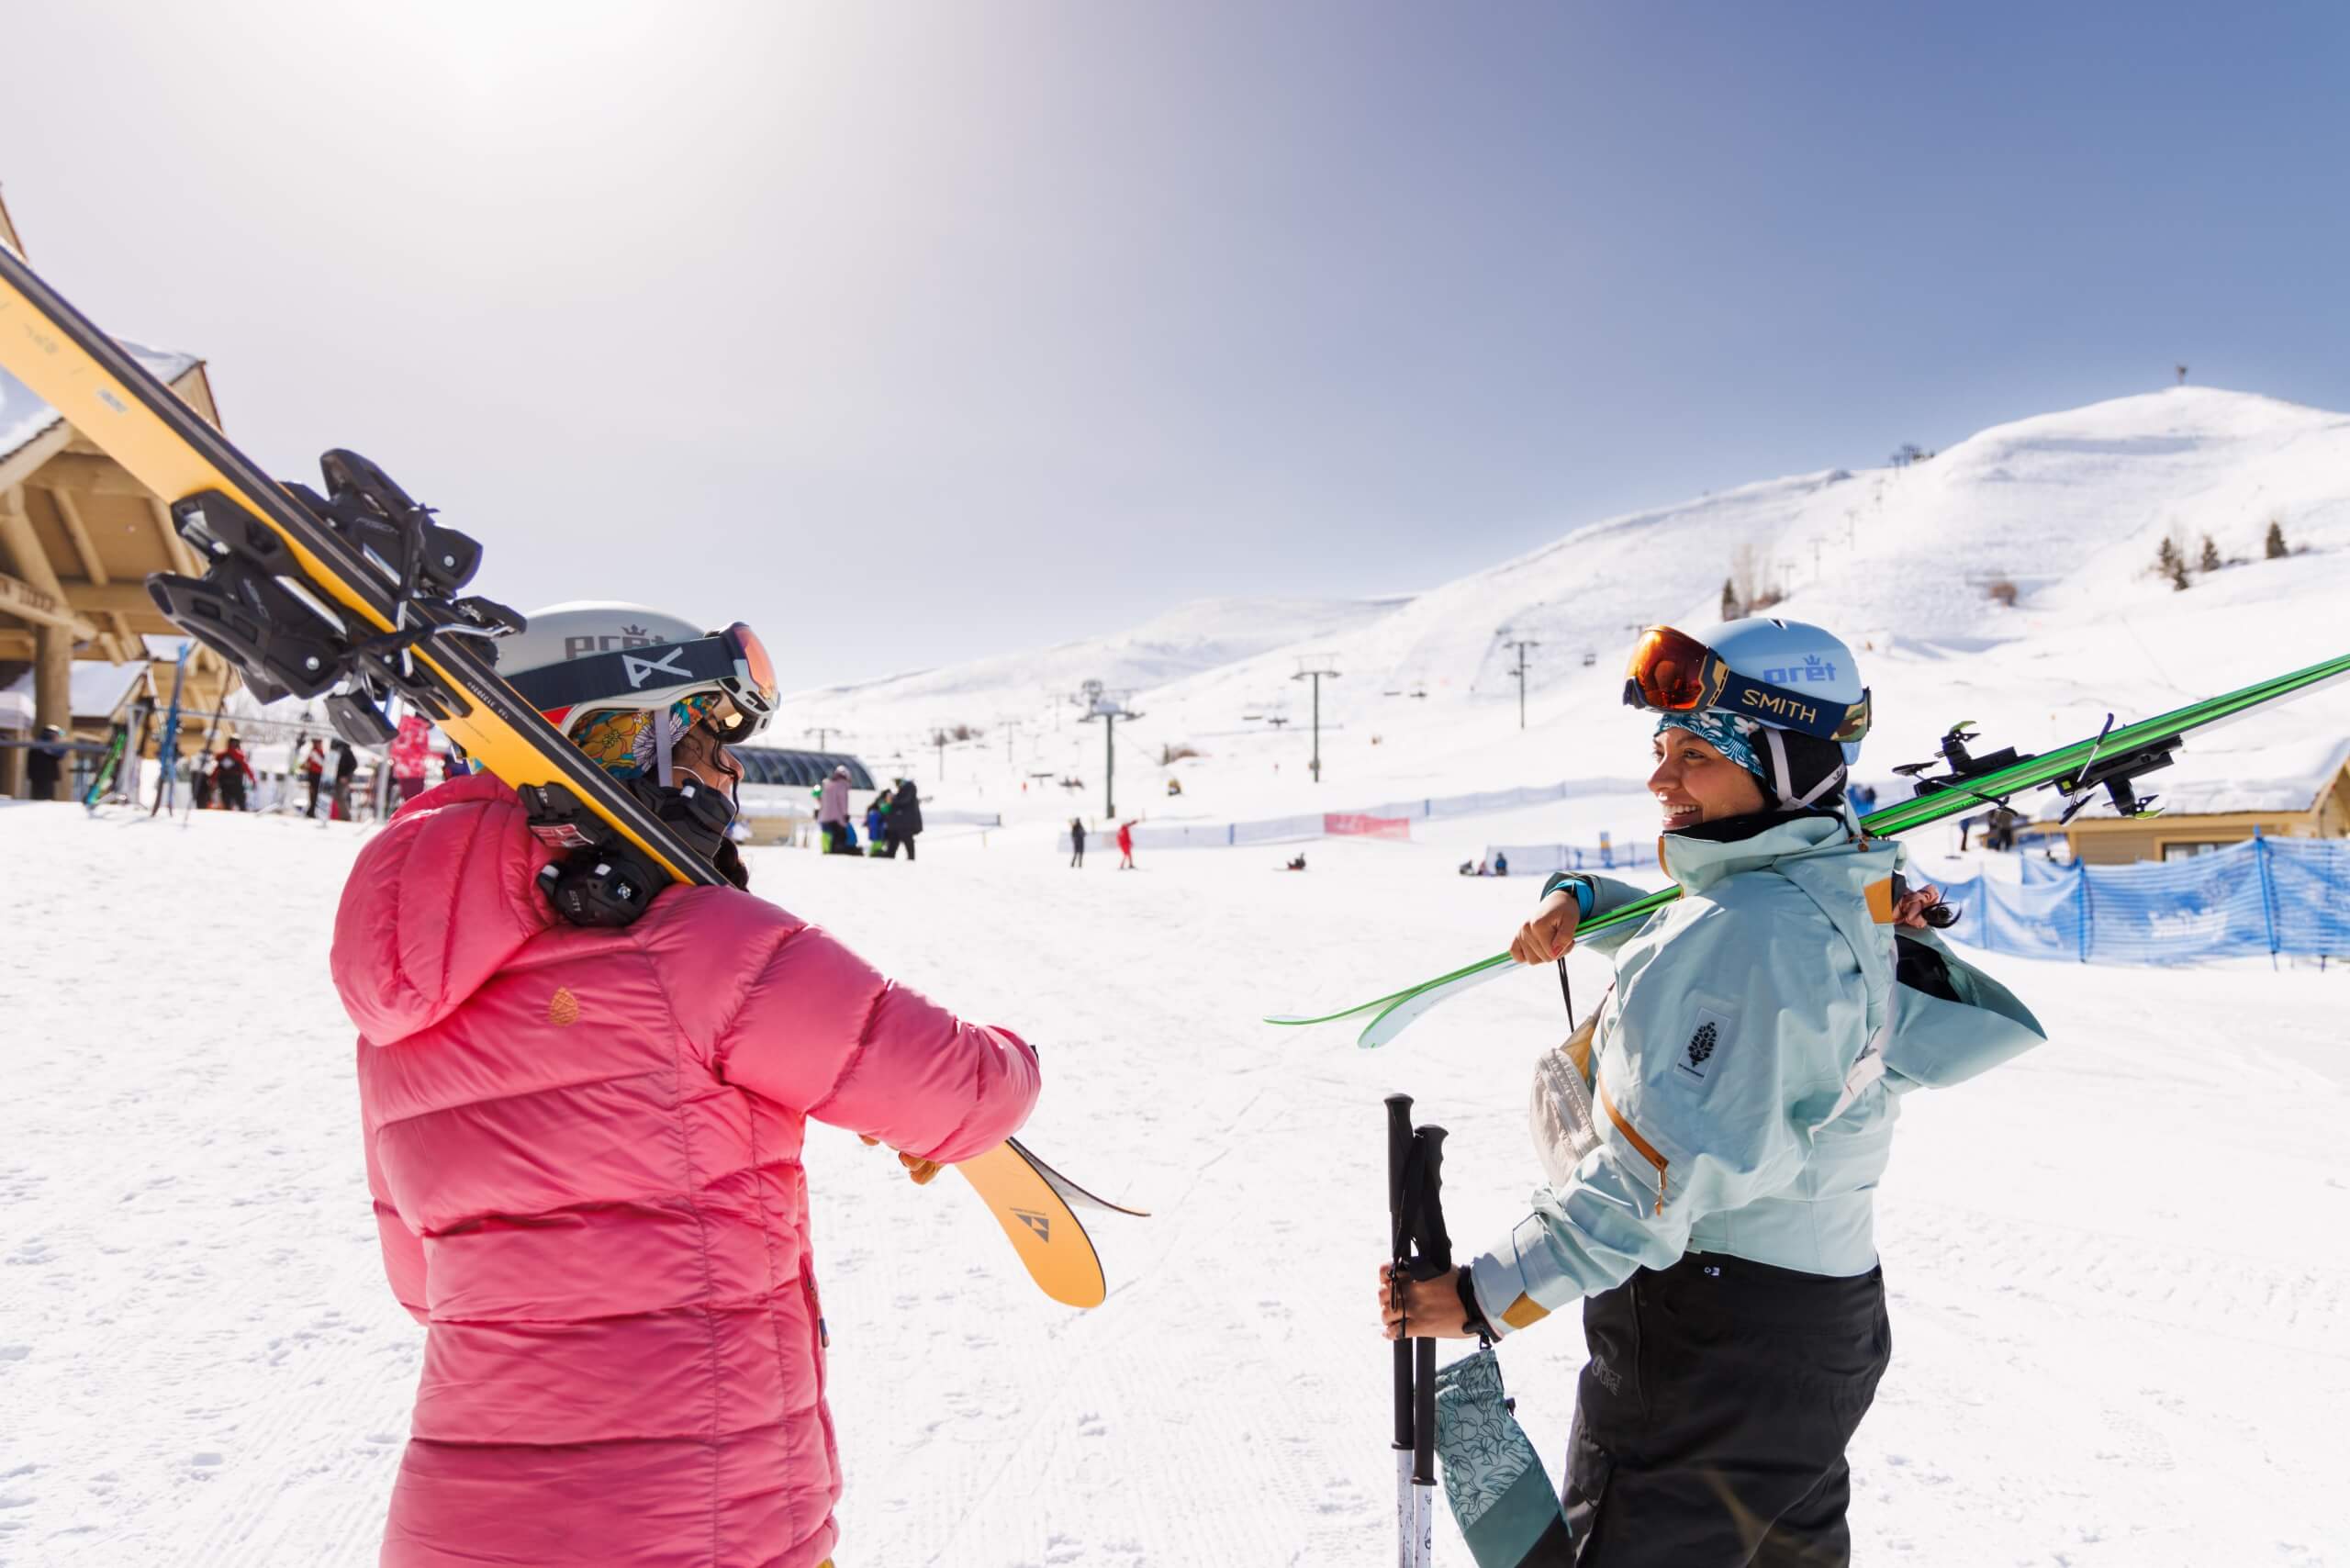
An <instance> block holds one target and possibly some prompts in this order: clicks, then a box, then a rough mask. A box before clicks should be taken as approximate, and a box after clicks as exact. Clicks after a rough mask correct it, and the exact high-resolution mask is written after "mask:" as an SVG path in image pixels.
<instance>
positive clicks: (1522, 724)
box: [1494, 626, 1542, 730]
mask: <svg viewBox="0 0 2350 1568" xmlns="http://www.w3.org/2000/svg"><path fill="white" fill-rule="evenodd" d="M1494 635H1495V636H1497V637H1499V638H1501V639H1502V646H1503V647H1505V648H1515V649H1516V650H1517V667H1516V669H1514V670H1512V671H1510V672H1509V673H1510V675H1511V676H1512V677H1513V678H1515V679H1516V681H1517V727H1518V728H1519V729H1521V730H1522V729H1524V728H1526V652H1527V649H1528V648H1539V647H1540V646H1541V645H1542V644H1539V643H1538V642H1536V641H1535V640H1534V639H1533V638H1531V637H1519V636H1514V635H1512V633H1511V632H1510V629H1509V628H1508V627H1506V626H1505V627H1503V628H1502V629H1501V630H1500V631H1498V632H1496V633H1494Z"/></svg>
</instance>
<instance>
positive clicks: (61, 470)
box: [28, 445, 153, 498]
mask: <svg viewBox="0 0 2350 1568" xmlns="http://www.w3.org/2000/svg"><path fill="white" fill-rule="evenodd" d="M28 483H29V484H31V486H32V487H34V488H35V489H37V490H50V491H62V490H75V491H79V492H80V493H81V494H83V495H85V496H130V497H133V498H137V497H142V496H147V495H151V494H152V493H153V492H152V491H151V490H149V489H148V488H147V487H146V486H144V485H142V484H140V482H139V481H138V480H137V479H135V478H133V477H131V475H130V471H129V469H127V468H125V467H124V466H123V465H121V464H119V463H117V462H116V461H115V460H114V459H113V458H111V457H102V456H97V455H95V454H91V453H86V452H82V451H78V450H75V448H74V447H73V446H70V445H69V446H68V447H67V448H66V449H65V450H63V451H62V452H60V453H59V454H58V455H56V456H55V457H52V458H50V460H49V461H48V462H47V463H45V464H43V465H41V469H40V472H39V473H38V474H36V475H34V476H33V477H32V478H31V479H30V480H29V481H28Z"/></svg>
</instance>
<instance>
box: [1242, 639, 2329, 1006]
mask: <svg viewBox="0 0 2350 1568" xmlns="http://www.w3.org/2000/svg"><path fill="white" fill-rule="evenodd" d="M2345 674H2350V655H2343V656H2342V657H2339V658H2333V659H2328V660H2326V661H2325V662H2324V663H2322V664H2314V665H2311V666H2309V667H2308V668H2306V669H2300V670H2295V671H2294V672H2292V673H2291V674H2290V675H2281V676H2277V677H2276V678H2274V679H2271V680H2264V681H2260V682H2257V683H2255V684H2254V685H2251V686H2247V687H2244V688H2242V689H2239V690H2235V691H2231V692H2228V693H2226V694H2224V695H2222V696H2219V697H2211V698H2206V699H2205V700H2202V701H2200V702H2190V703H2188V705H2187V706H2186V707H2184V708H2178V709H2174V710H2173V711H2170V712H2168V713H2165V714H2162V715H2160V716H2159V717H2157V718H2153V719H2147V720H2143V721H2142V722H2138V723H2135V724H2128V725H2124V726H2122V727H2121V728H2120V729H2114V728H2112V727H2111V723H2110V721H2109V722H2108V726H2107V729H2106V730H2105V732H2104V733H2102V734H2098V735H2095V736H2092V737H2091V738H2089V739H2087V740H2084V741H2078V742H2076V743H2075V744H2074V745H2068V746H2065V747H2064V748H2062V749H2061V750H2057V751H2052V752H2049V753H2047V754H2046V755H2045V756H2027V757H2022V758H2020V759H2017V760H2015V761H2013V762H2005V763H2004V765H2003V766H1986V764H1994V765H1996V764H2001V763H2002V762H2003V759H2004V755H2005V754H2002V756H1995V757H1991V758H1986V759H1983V762H1981V763H1978V762H1976V760H1975V759H1974V758H1971V757H1969V756H1967V754H1966V750H1965V747H1964V740H1965V738H1966V736H1965V734H1964V728H1965V727H1964V725H1962V726H1960V727H1959V728H1958V729H1955V730H1953V731H1952V733H1951V734H1950V735H1949V736H1948V737H1946V738H1945V740H1944V742H1943V753H1944V756H1946V757H1949V758H1950V759H1951V761H1952V764H1953V767H1952V771H1951V772H1950V773H1949V774H1948V775H1945V776H1943V777H1940V778H1922V779H1920V780H1919V793H1918V794H1917V795H1916V796H1915V797H1914V798H1913V799H1910V800H1907V801H1902V802H1900V803H1899V804H1898V805H1892V806H1886V808H1884V809H1883V810H1882V811H1876V812H1870V813H1869V814H1868V815H1867V816H1865V817H1863V818H1862V819H1861V829H1862V831H1863V832H1864V833H1866V834H1869V835H1870V836H1871V837H1873V838H1889V837H1891V836H1892V835H1894V834H1899V833H1907V832H1908V831H1909V830H1910V829H1911V828H1918V827H1924V826H1926V825H1927V824H1928V823H1938V822H1942V821H1945V820H1947V819H1949V818H1951V817H1955V816H1963V815H1964V814H1965V813H1966V812H1970V811H1974V810H1975V809H1977V808H1979V807H1983V806H1994V805H1999V804H2003V803H2005V801H2007V799H2008V798H2009V796H2011V795H2017V794H2020V793H2022V792H2023V791H2024V790H2038V789H2043V788H2054V789H2057V790H2062V791H2063V792H2064V793H2065V795H2067V796H2068V797H2073V798H2075V799H2076V801H2077V800H2078V799H2079V798H2082V797H2085V796H2086V794H2087V791H2088V790H2091V789H2094V788H2097V787H2098V786H2100V785H2102V786H2104V787H2106V788H2107V789H2108V790H2110V791H2111V792H2112V793H2113V795H2114V800H2115V803H2116V804H2117V805H2119V806H2121V807H2122V808H2123V809H2124V810H2125V811H2127V810H2130V809H2132V807H2133V806H2134V805H2135V801H2134V798H2133V797H2132V795H2131V794H2130V792H2129V781H2130V779H2131V778H2132V777H2133V776H2134V775H2135V774H2136V773H2139V772H2145V771H2150V770H2151V769H2153V768H2154V767H2161V766H2162V765H2163V763H2165V762H2166V761H2167V760H2168V753H2169V751H2170V750H2171V749H2172V747H2174V746H2175V745H2177V741H2178V737H2179V736H2181V735H2183V734H2187V733H2188V731H2190V730H2196V729H2200V728H2201V727H2203V726H2204V725H2206V724H2212V723H2217V722H2219V721H2221V720H2222V719H2228V718H2233V717H2234V716H2235V715H2237V714H2239V713H2242V712H2244V711H2246V710H2247V709H2252V708H2257V707H2259V706H2260V705H2261V704H2262V703H2264V702H2273V701H2275V700H2277V699H2278V698H2282V697H2290V696H2292V695H2294V694H2295V693H2297V692H2303V691H2307V690H2309V689H2311V687H2314V686H2317V685H2318V684H2320V683H2321V682H2323V681H2327V680H2331V679H2333V678H2336V677H2338V676H2342V675H2345ZM2117 786H2118V788H2117ZM2066 814H2067V815H2068V816H2069V815H2070V812H2069V811H2068V812H2067V813H2066ZM1680 896H1681V890H1680V889H1679V888H1677V887H1673V888H1665V889H1663V890H1661V891H1658V892H1653V893H1650V894H1649V895H1647V896H1646V897H1645V898H1640V899H1636V900H1634V901H1633V902H1630V903H1628V904H1625V905H1624V906H1622V907H1621V908H1619V909H1612V910H1609V911H1608V912H1607V913H1605V914H1598V915H1594V916H1593V917H1592V918H1591V919H1589V920H1587V921H1584V922H1583V923H1582V924H1581V926H1580V927H1579V928H1578V929H1577V932H1576V935H1578V936H1582V935H1589V934H1590V933H1592V932H1595V931H1602V930H1605V929H1606V928H1607V927H1608V926H1611V925H1620V924H1625V923H1626V922H1628V921H1637V920H1645V919H1647V918H1648V917H1649V916H1650V915H1651V914H1653V913H1656V912H1657V911H1658V910H1661V909H1662V908H1663V907H1664V906H1665V905H1667V904H1669V903H1671V902H1673V900H1675V899H1677V898H1679V897H1680ZM1514 967H1516V966H1515V965H1514V963H1513V960H1512V959H1511V958H1510V956H1509V955H1508V954H1507V953H1499V954H1495V955H1494V957H1493V958H1482V959H1479V960H1478V961H1477V962H1476V963H1473V964H1467V965H1463V966H1462V967H1461V968H1460V969H1454V970H1452V971H1451V972H1449V973H1448V974H1441V975H1438V976H1437V977H1436V978H1435V979H1434V980H1422V981H1421V982H1420V983H1419V984H1417V985H1410V986H1405V987H1404V989H1403V990H1401V991H1390V992H1389V993H1388V994H1387V995H1385V996H1380V997H1373V998H1372V999H1371V1001H1369V1002H1361V1003H1359V1004H1358V1005H1356V1006H1353V1007H1348V1008H1345V1009H1343V1010H1341V1011H1339V1012H1337V1013H1325V1014H1320V1015H1318V1016H1315V1017H1311V1018H1304V1017H1294V1016H1288V1015H1283V1016H1280V1017H1273V1018H1268V1019H1266V1020H1265V1022H1266V1023H1268V1024H1280V1025H1291V1026H1297V1025H1309V1024H1336V1023H1338V1022H1340V1021H1341V1020H1343V1019H1348V1018H1360V1017H1363V1016H1365V1015H1366V1014H1368V1015H1369V1016H1370V1020H1371V1021H1370V1022H1369V1023H1367V1024H1365V1025H1363V1028H1362V1033H1361V1034H1360V1035H1358V1036H1356V1043H1357V1044H1358V1045H1360V1046H1362V1047H1366V1048H1368V1047H1373V1046H1383V1045H1385V1044H1387V1042H1389V1041H1390V1040H1393V1038H1394V1037H1395V1036H1398V1035H1400V1034H1402V1033H1403V1032H1404V1030H1405V1029H1407V1028H1409V1027H1410V1026H1411V1025H1413V1024H1414V1023H1416V1022H1417V1021H1418V1020H1419V1018H1420V1017H1421V1016H1422V1015H1423V1014H1427V1012H1428V1011H1429V1010H1430V1009H1431V1008H1434V1007H1436V1006H1438V1005H1439V1004H1440V1003H1442V1002H1449V1001H1450V1000H1452V998H1454V997H1456V996H1459V995H1460V993H1461V992H1463V991H1473V990H1475V989H1476V988H1477V987H1479V986H1481V985H1483V984H1484V983H1485V982H1486V981H1488V980H1494V979H1495V978H1497V977H1499V976H1501V975H1505V974H1507V973H1509V972H1510V971H1511V969H1513V968H1514Z"/></svg>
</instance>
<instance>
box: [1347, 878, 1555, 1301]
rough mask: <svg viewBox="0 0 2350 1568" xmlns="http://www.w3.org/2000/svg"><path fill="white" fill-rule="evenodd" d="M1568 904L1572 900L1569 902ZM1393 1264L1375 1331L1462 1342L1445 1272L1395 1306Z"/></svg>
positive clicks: (1383, 1279)
mask: <svg viewBox="0 0 2350 1568" xmlns="http://www.w3.org/2000/svg"><path fill="white" fill-rule="evenodd" d="M1570 902H1572V901H1570ZM1394 1271H1395V1265H1394V1264H1393V1263H1382V1264H1381V1265H1380V1266H1379V1331H1380V1335H1381V1337H1382V1338H1388V1339H1393V1338H1395V1337H1396V1336H1397V1335H1398V1334H1400V1333H1402V1332H1403V1331H1404V1325H1406V1324H1409V1325H1410V1328H1411V1336H1412V1338H1415V1339H1466V1338H1469V1314H1468V1312H1467V1310H1466V1309H1465V1308H1463V1307H1462V1306H1461V1305H1460V1285H1459V1284H1458V1283H1457V1282H1455V1281H1454V1279H1453V1274H1452V1271H1451V1270H1449V1269H1448V1270H1446V1271H1444V1272H1443V1273H1441V1274H1438V1276H1437V1277H1436V1278H1435V1279H1433V1280H1415V1279H1411V1278H1408V1277H1407V1278H1405V1279H1404V1305H1403V1307H1402V1309H1401V1310H1400V1311H1399V1310H1398V1309H1397V1307H1396V1305H1395V1294H1394V1289H1393V1281H1392V1280H1391V1279H1390V1277H1389V1276H1391V1275H1392V1274H1393V1272H1394Z"/></svg>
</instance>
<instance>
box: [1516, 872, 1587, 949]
mask: <svg viewBox="0 0 2350 1568" xmlns="http://www.w3.org/2000/svg"><path fill="white" fill-rule="evenodd" d="M1582 921H1583V909H1582V906H1581V905H1579V904H1577V903H1576V902H1575V894H1574V890H1573V889H1572V888H1561V889H1560V890H1558V891H1557V892H1554V893H1552V894H1551V895H1550V897H1549V898H1547V899H1544V900H1543V901H1542V907H1541V908H1540V909H1539V910H1536V911H1535V912H1534V918H1533V919H1531V920H1529V921H1527V923H1526V924H1523V925H1521V926H1519V927H1518V928H1517V937H1516V940H1515V941H1513V942H1512V943H1510V945H1509V956H1510V957H1511V958H1516V960H1517V961H1518V962H1519V963H1521V964H1548V963H1550V962H1553V961H1554V960H1556V959H1560V958H1565V957H1566V956H1567V952H1568V949H1570V948H1572V946H1574V945H1575V927H1576V926H1577V925H1578V924H1581V923H1582Z"/></svg>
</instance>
